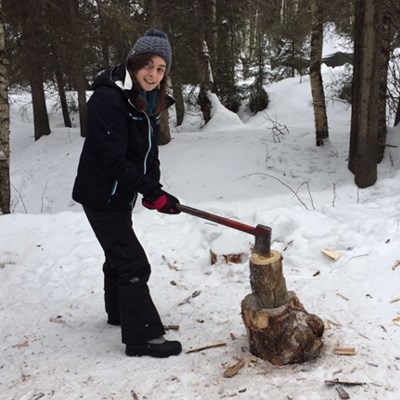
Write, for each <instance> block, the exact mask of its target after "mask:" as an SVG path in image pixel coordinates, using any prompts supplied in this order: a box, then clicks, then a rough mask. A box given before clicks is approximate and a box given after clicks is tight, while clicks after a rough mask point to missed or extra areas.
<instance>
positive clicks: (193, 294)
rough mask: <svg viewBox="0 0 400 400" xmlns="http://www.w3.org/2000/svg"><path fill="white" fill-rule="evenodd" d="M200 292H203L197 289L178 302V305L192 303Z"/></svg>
mask: <svg viewBox="0 0 400 400" xmlns="http://www.w3.org/2000/svg"><path fill="white" fill-rule="evenodd" d="M200 294H201V292H200V290H195V291H194V292H193V293H192V294H191V295H190V296H189V297H187V298H186V299H185V300H183V301H181V302H180V303H178V306H183V305H184V304H187V303H190V300H191V299H194V298H195V297H197V296H199V295H200Z"/></svg>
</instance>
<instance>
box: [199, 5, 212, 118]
mask: <svg viewBox="0 0 400 400" xmlns="http://www.w3.org/2000/svg"><path fill="white" fill-rule="evenodd" d="M195 17H196V20H197V22H198V37H197V40H198V48H199V50H200V51H199V54H198V59H197V62H196V64H197V69H198V72H199V78H200V92H199V97H198V99H197V103H198V104H199V106H200V109H201V111H202V113H203V119H204V122H205V123H207V122H208V121H209V120H210V119H211V99H210V97H209V92H210V91H211V90H212V88H213V78H212V70H211V63H210V53H209V51H208V45H207V42H206V41H205V33H204V26H203V23H202V22H203V20H204V16H203V11H202V7H201V2H199V1H197V2H196V4H195Z"/></svg>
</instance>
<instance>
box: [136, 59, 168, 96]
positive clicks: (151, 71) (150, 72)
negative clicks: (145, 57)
mask: <svg viewBox="0 0 400 400" xmlns="http://www.w3.org/2000/svg"><path fill="white" fill-rule="evenodd" d="M166 69H167V63H166V62H165V61H164V60H163V59H162V58H161V57H159V56H154V57H152V58H151V60H150V61H149V62H148V64H147V65H145V66H144V67H143V68H141V69H139V70H138V71H136V74H135V77H136V80H137V81H138V83H139V85H140V87H141V88H142V89H143V90H144V91H145V92H151V91H152V90H153V89H155V88H156V87H157V86H158V84H159V83H160V82H161V81H162V79H163V78H164V75H165V71H166Z"/></svg>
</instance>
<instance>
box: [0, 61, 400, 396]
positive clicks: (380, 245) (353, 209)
mask: <svg viewBox="0 0 400 400" xmlns="http://www.w3.org/2000/svg"><path fill="white" fill-rule="evenodd" d="M339 72H340V70H339V69H335V70H331V69H327V68H326V69H324V81H325V82H326V85H329V82H330V80H331V79H332V78H333V77H334V75H335V74H337V73H339ZM267 90H268V93H269V96H270V107H269V109H268V110H267V111H266V112H261V113H259V114H257V115H255V116H249V115H247V116H245V117H244V113H242V114H243V115H241V117H242V118H241V119H239V118H238V116H237V115H236V114H232V113H230V112H229V111H227V110H226V109H224V108H223V107H222V106H221V105H220V104H219V103H218V101H217V100H216V99H215V98H214V108H213V112H214V117H213V120H212V121H211V123H210V124H209V125H207V126H206V127H204V128H203V129H201V128H199V121H198V120H196V118H195V117H192V118H191V119H187V120H185V122H184V124H183V126H181V127H179V128H178V129H173V130H172V137H173V140H172V141H171V143H170V144H168V145H167V146H164V147H161V148H160V158H161V162H162V172H163V177H162V181H163V184H164V188H165V190H167V191H169V192H171V193H172V194H174V195H176V196H177V197H178V198H179V199H180V200H181V202H182V203H184V204H187V205H190V206H192V207H196V208H199V209H202V210H205V211H209V212H212V213H216V214H218V215H221V216H224V217H228V218H231V219H234V220H238V221H240V222H243V223H246V224H248V225H252V226H255V225H256V224H265V225H268V226H270V227H271V228H272V248H273V249H275V250H278V251H280V252H281V253H282V254H283V257H284V260H283V268H284V274H285V277H286V281H287V286H288V289H289V290H293V291H295V292H296V294H297V296H298V297H299V299H300V300H301V301H302V303H303V304H304V306H305V308H306V309H307V310H308V311H309V312H310V313H315V314H317V315H318V316H319V317H320V318H321V319H323V321H324V322H325V324H326V326H327V327H326V331H325V333H324V337H323V338H324V347H323V351H322V353H321V355H320V356H319V357H318V358H317V359H315V360H313V361H310V362H306V363H303V364H297V365H289V366H285V367H281V368H278V367H274V366H272V365H271V364H269V363H268V362H267V361H263V360H261V359H256V358H254V357H250V356H251V353H250V352H249V344H248V339H247V336H246V331H245V327H244V325H243V323H242V320H241V315H240V303H241V301H242V299H243V298H244V297H245V296H246V295H247V294H248V293H250V292H251V287H250V281H249V260H248V258H249V255H250V252H251V246H252V244H253V239H254V238H253V237H251V236H250V235H247V234H245V233H242V232H238V231H234V230H232V229H230V228H227V227H224V226H220V225H216V224H214V223H210V222H207V221H205V220H201V219H199V218H196V217H192V216H189V215H187V214H183V213H182V214H180V215H177V216H175V215H174V216H171V215H163V214H159V213H157V212H153V211H149V210H146V209H144V208H142V206H141V205H138V206H137V208H136V209H135V212H134V225H135V229H136V231H137V234H138V236H139V238H140V239H141V241H142V244H143V245H144V248H145V249H146V251H147V254H148V257H149V260H150V261H151V264H152V269H153V274H152V277H151V279H150V287H151V291H152V296H153V299H154V301H155V303H156V304H157V307H158V309H159V312H160V314H161V315H162V318H163V322H164V324H165V325H167V326H170V325H176V326H177V327H176V328H179V329H178V330H169V331H168V333H167V337H168V338H169V339H178V340H180V341H181V342H182V344H183V347H184V351H183V353H182V354H181V355H179V356H178V357H171V358H169V359H164V360H157V359H153V358H150V357H142V358H128V357H126V356H125V355H124V347H123V345H122V344H121V342H120V330H119V328H118V327H113V326H109V325H107V324H106V320H105V313H104V311H103V288H102V271H101V266H102V261H103V260H102V251H101V249H100V247H99V245H98V243H97V241H96V239H95V237H94V234H93V233H92V231H91V229H90V227H89V225H88V223H87V221H86V219H85V216H84V214H83V212H82V209H81V206H80V205H79V204H76V203H74V202H73V201H72V199H71V188H72V184H73V180H74V176H75V172H76V167H77V163H78V158H79V155H80V151H81V147H82V143H83V139H82V138H81V137H80V135H79V131H78V129H77V128H72V129H66V128H64V127H63V126H62V123H61V117H60V114H59V113H55V114H54V115H53V116H52V119H51V127H52V133H51V135H49V136H48V137H43V138H42V139H40V140H39V141H38V142H34V140H33V125H32V119H31V117H30V109H28V112H27V114H25V116H24V115H23V114H22V113H21V109H20V106H21V104H23V103H26V102H28V101H29V95H28V94H24V93H22V94H18V95H17V94H14V95H13V96H12V108H11V151H12V154H11V179H12V185H13V187H12V198H13V200H12V209H13V213H12V214H11V215H3V216H0V327H1V361H0V398H1V399H5V400H10V399H12V400H36V399H43V400H44V399H57V400H61V399H62V400H65V399H86V400H100V399H101V400H103V399H104V400H105V399H107V400H109V399H115V400H132V399H139V400H162V399H165V400H167V399H168V400H169V399H184V400H192V399H204V400H208V399H211V400H214V399H224V398H237V399H243V400H254V399H273V400H287V399H293V400H303V399H304V400H313V399H315V400H321V399H324V400H325V399H338V398H339V396H338V393H337V391H336V390H335V387H330V386H327V385H326V384H325V380H333V379H336V378H337V379H339V380H342V381H352V382H359V383H364V384H363V385H359V386H346V387H345V390H346V391H347V392H348V393H349V395H350V398H352V399H363V400H372V399H374V400H375V399H376V400H382V399H385V400H398V399H399V398H400V383H399V382H400V379H399V378H400V371H399V370H400V346H399V337H400V326H399V325H400V321H399V319H400V285H399V283H400V266H399V263H400V262H399V260H400V250H399V248H400V247H399V242H400V156H399V152H400V150H399V148H400V147H399V146H400V129H397V128H392V129H389V134H388V143H389V144H391V145H393V146H398V147H388V148H387V150H386V154H385V159H384V160H383V162H382V163H381V164H380V165H379V178H378V181H377V183H376V184H375V185H374V186H373V187H371V188H368V189H363V190H360V189H358V188H357V187H356V186H355V185H354V183H353V175H352V174H351V173H350V172H349V170H348V169H347V161H346V160H347V156H348V141H349V131H350V126H349V123H350V110H349V108H348V107H347V106H346V105H345V104H343V103H341V102H333V101H329V102H328V113H329V114H328V118H329V127H330V143H329V144H328V145H327V146H325V147H323V148H317V147H316V146H315V144H314V143H315V132H314V119H313V109H312V104H311V90H310V85H309V79H308V77H303V79H302V81H301V82H300V79H299V78H294V79H287V80H284V81H282V82H279V83H277V84H274V85H272V86H270V87H268V88H267ZM278 124H279V125H278ZM75 125H77V121H75ZM283 127H286V128H287V129H288V131H289V133H286V134H280V133H279V131H278V130H277V128H281V130H282V128H283ZM216 246H218V247H219V249H221V246H222V248H223V247H224V246H226V249H227V250H228V251H229V252H231V251H232V250H235V249H237V250H238V251H243V252H244V254H245V257H244V260H243V262H242V263H241V264H229V265H227V264H224V263H222V262H218V263H217V264H216V265H211V264H210V249H212V248H215V247H216ZM326 248H329V249H334V250H336V251H338V252H339V253H340V255H341V257H340V258H339V259H338V260H337V261H333V260H332V259H330V258H328V257H326V256H325V255H323V254H322V253H321V250H322V249H326ZM219 342H224V343H225V345H224V346H221V347H216V348H211V349H208V350H203V351H200V352H193V353H187V351H188V350H190V349H196V348H199V347H202V346H207V345H211V344H215V343H219ZM336 347H353V348H354V349H355V355H353V356H343V355H336V354H334V349H335V348H336ZM240 359H244V360H245V366H244V367H243V368H242V369H241V370H240V371H239V373H238V374H237V375H236V376H234V377H233V378H230V379H229V378H225V377H224V376H223V372H224V370H225V369H226V368H227V367H228V366H230V365H232V364H235V363H236V362H237V361H238V360H240Z"/></svg>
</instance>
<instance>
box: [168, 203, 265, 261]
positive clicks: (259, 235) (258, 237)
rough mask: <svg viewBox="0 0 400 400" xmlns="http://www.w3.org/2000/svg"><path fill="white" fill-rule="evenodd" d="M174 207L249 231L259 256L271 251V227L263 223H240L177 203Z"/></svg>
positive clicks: (254, 249) (230, 226) (239, 229)
mask: <svg viewBox="0 0 400 400" xmlns="http://www.w3.org/2000/svg"><path fill="white" fill-rule="evenodd" d="M176 208H177V209H178V210H179V211H182V212H184V213H187V214H190V215H194V216H195V217H199V218H203V219H207V220H209V221H213V222H216V223H217V224H221V225H225V226H228V227H229V228H233V229H236V230H238V231H242V232H246V233H249V234H250V235H253V236H254V237H255V244H254V248H253V251H254V252H255V253H257V254H259V255H260V256H264V257H269V256H270V251H271V228H270V227H269V226H265V225H257V226H256V227H253V226H250V225H246V224H242V223H241V222H237V221H233V220H231V219H228V218H225V217H220V216H219V215H215V214H211V213H209V212H205V211H202V210H198V209H196V208H193V207H188V206H185V205H183V204H177V205H176Z"/></svg>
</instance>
